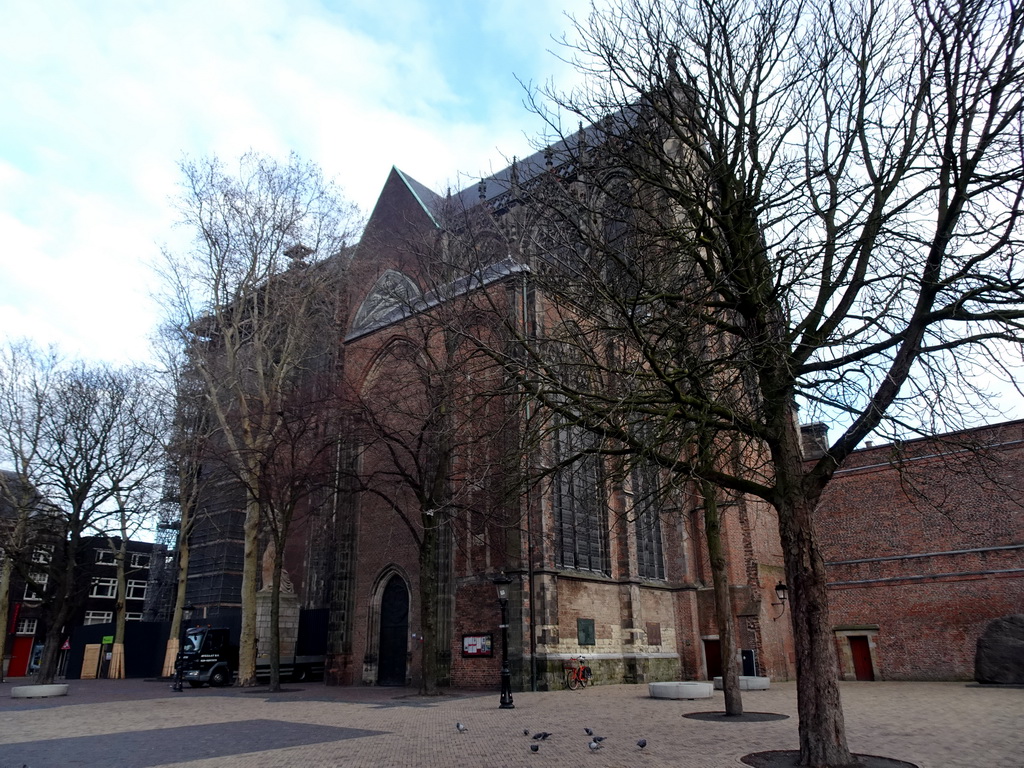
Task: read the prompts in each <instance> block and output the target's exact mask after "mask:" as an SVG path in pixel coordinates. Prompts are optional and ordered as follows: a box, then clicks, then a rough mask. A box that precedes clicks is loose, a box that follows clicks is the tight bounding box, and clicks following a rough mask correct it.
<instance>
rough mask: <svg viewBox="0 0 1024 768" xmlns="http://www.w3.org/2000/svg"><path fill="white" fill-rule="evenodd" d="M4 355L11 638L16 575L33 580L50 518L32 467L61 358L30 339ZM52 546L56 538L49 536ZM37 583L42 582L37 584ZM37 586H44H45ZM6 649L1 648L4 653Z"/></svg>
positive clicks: (0, 492)
mask: <svg viewBox="0 0 1024 768" xmlns="http://www.w3.org/2000/svg"><path fill="white" fill-rule="evenodd" d="M2 355H3V356H2V359H0V422H2V423H3V424H5V425H7V428H5V429H2V430H0V440H2V444H0V457H2V464H3V469H0V549H2V555H0V557H2V561H0V628H3V629H2V631H3V633H4V639H3V641H2V642H0V646H2V645H4V644H5V643H6V641H7V632H6V628H7V626H8V621H9V616H8V610H9V606H10V590H11V583H12V577H13V576H14V574H15V573H16V572H17V573H18V575H19V576H20V577H21V578H22V580H25V581H27V582H31V580H32V574H33V569H31V568H30V567H29V563H30V561H31V549H32V547H33V546H34V545H35V544H36V541H37V540H38V539H39V534H40V533H41V532H42V533H45V531H40V530H39V527H40V523H42V522H43V521H45V520H46V519H48V517H47V515H46V511H47V510H46V508H45V504H44V500H43V499H42V498H41V497H40V495H39V491H38V490H37V489H36V488H35V486H34V485H33V475H32V472H33V470H34V469H35V460H36V455H37V453H38V451H39V448H40V445H41V435H40V430H41V429H42V419H41V418H40V416H41V414H42V413H43V412H44V410H45V406H44V403H45V399H46V397H45V396H46V392H47V391H48V389H49V378H50V375H51V373H52V372H53V370H54V368H55V367H56V365H57V362H58V356H57V354H56V352H55V351H54V350H49V351H47V352H42V351H40V350H37V349H35V348H34V347H32V346H31V345H29V344H28V343H27V342H10V343H8V344H7V345H5V346H4V348H3V352H2ZM48 543H49V545H51V546H52V544H53V542H52V541H49V542H48ZM37 586H38V585H37ZM38 591H40V592H41V591H42V590H41V588H40V590H38ZM3 651H4V648H2V647H0V654H2V652H3Z"/></svg>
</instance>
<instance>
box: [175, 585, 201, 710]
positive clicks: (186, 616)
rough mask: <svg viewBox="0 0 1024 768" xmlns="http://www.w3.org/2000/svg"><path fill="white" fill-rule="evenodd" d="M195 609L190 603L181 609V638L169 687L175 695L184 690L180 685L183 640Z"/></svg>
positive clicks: (183, 660)
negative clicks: (172, 683)
mask: <svg viewBox="0 0 1024 768" xmlns="http://www.w3.org/2000/svg"><path fill="white" fill-rule="evenodd" d="M195 609H196V607H195V606H194V605H192V603H188V604H187V605H183V606H182V607H181V638H180V639H179V642H178V663H177V664H176V665H175V667H176V669H175V672H174V685H172V686H171V690H172V691H176V692H177V693H181V692H182V690H184V688H183V687H182V684H181V683H182V676H183V675H184V674H185V639H186V637H187V635H186V633H187V632H188V623H189V621H190V620H191V618H192V614H193V612H194V611H195Z"/></svg>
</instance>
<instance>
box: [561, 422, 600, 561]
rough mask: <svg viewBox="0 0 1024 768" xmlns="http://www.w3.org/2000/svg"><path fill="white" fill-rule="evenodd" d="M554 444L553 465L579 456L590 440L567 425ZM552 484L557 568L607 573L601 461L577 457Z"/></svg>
mask: <svg viewBox="0 0 1024 768" xmlns="http://www.w3.org/2000/svg"><path fill="white" fill-rule="evenodd" d="M554 440H555V446H554V447H555V458H556V461H563V460H565V459H569V458H570V457H572V456H576V455H578V454H580V452H581V451H583V450H585V449H586V447H587V442H588V441H592V440H593V438H592V437H591V436H589V435H587V434H586V433H584V431H583V430H582V429H581V428H579V427H576V426H571V425H570V426H563V427H561V428H560V429H558V430H557V432H556V433H555V436H554ZM553 484H554V499H553V502H554V513H555V535H556V537H557V545H558V546H557V552H556V557H557V559H558V565H559V566H561V567H562V568H572V569H575V570H578V571H596V572H598V573H608V572H609V561H608V516H607V505H606V503H605V494H604V484H603V478H602V474H601V459H600V457H599V456H594V455H580V456H579V457H578V458H577V459H576V460H575V461H573V462H572V463H571V464H568V465H567V466H565V467H563V468H562V469H559V470H558V471H557V472H556V473H555V475H554V482H553Z"/></svg>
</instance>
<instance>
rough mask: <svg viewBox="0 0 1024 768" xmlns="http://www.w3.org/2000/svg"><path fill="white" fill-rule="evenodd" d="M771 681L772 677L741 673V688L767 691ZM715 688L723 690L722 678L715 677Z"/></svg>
mask: <svg viewBox="0 0 1024 768" xmlns="http://www.w3.org/2000/svg"><path fill="white" fill-rule="evenodd" d="M771 682H772V679H771V678H770V677H762V676H761V675H757V676H753V675H740V690H741V691H767V690H768V686H769V685H770V684H771ZM715 690H716V691H720V690H722V678H720V677H716V678H715Z"/></svg>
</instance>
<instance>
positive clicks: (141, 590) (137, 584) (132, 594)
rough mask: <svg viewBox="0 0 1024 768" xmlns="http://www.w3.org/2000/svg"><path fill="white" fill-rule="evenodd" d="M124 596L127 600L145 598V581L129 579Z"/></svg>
mask: <svg viewBox="0 0 1024 768" xmlns="http://www.w3.org/2000/svg"><path fill="white" fill-rule="evenodd" d="M125 597H127V598H128V599H129V600H145V599H146V582H144V581H136V580H134V579H129V580H128V591H127V592H126V594H125Z"/></svg>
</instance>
